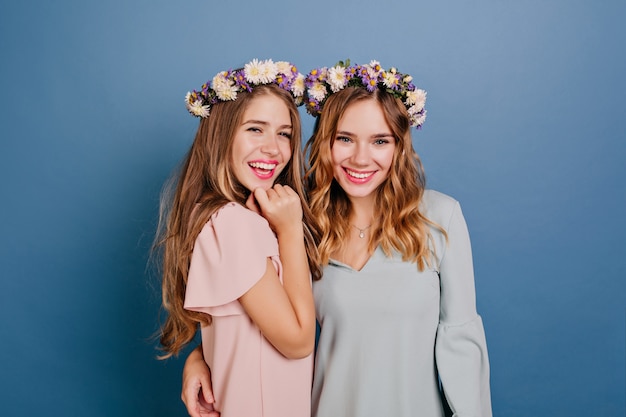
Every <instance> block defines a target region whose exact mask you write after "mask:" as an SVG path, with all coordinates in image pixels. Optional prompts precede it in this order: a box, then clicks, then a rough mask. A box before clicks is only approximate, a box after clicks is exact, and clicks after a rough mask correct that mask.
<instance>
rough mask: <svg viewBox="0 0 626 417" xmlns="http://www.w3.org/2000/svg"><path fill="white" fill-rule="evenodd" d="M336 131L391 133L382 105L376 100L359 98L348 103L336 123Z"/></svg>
mask: <svg viewBox="0 0 626 417" xmlns="http://www.w3.org/2000/svg"><path fill="white" fill-rule="evenodd" d="M337 130H338V131H349V132H354V133H371V134H380V133H391V129H390V127H389V124H388V123H387V120H386V119H385V113H384V111H383V107H382V106H381V104H380V103H378V102H377V101H376V100H369V99H367V100H359V101H356V102H354V103H352V104H350V105H349V106H348V107H347V108H346V110H345V111H344V113H343V115H342V116H341V118H340V119H339V122H338V123H337Z"/></svg>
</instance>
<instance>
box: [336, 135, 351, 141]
mask: <svg viewBox="0 0 626 417" xmlns="http://www.w3.org/2000/svg"><path fill="white" fill-rule="evenodd" d="M336 140H338V141H339V142H350V141H351V139H350V138H349V137H347V136H337V139H336Z"/></svg>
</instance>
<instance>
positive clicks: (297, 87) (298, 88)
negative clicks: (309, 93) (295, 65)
mask: <svg viewBox="0 0 626 417" xmlns="http://www.w3.org/2000/svg"><path fill="white" fill-rule="evenodd" d="M304 88H305V85H304V75H302V74H298V76H297V77H296V78H295V79H294V80H293V83H292V84H291V93H292V94H293V95H294V96H295V97H300V96H302V95H303V94H304Z"/></svg>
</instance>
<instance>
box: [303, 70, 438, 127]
mask: <svg viewBox="0 0 626 417" xmlns="http://www.w3.org/2000/svg"><path fill="white" fill-rule="evenodd" d="M412 81H413V77H411V76H410V75H407V74H402V73H400V72H398V70H397V69H396V68H393V67H392V68H390V69H388V70H383V69H382V68H381V66H380V63H379V62H378V61H371V62H370V63H369V64H366V65H352V66H351V65H350V60H346V62H345V64H344V62H342V61H340V62H339V63H338V64H337V65H335V66H334V67H332V68H327V67H322V68H316V69H314V70H312V71H311V72H310V73H309V74H308V75H307V77H306V79H305V85H306V92H305V103H306V110H307V112H308V113H309V114H311V115H313V116H319V114H320V113H321V112H322V108H323V107H324V103H325V102H326V99H327V98H328V97H329V96H330V95H331V94H333V93H337V92H339V91H341V90H343V89H344V88H346V87H360V88H366V89H367V90H368V91H370V92H373V91H374V90H376V89H380V90H385V91H387V92H388V93H390V94H392V95H393V96H394V97H397V98H399V99H400V100H401V101H402V103H403V104H404V106H405V107H406V110H407V112H408V113H409V123H410V125H411V127H415V128H417V129H420V128H421V127H422V124H424V120H426V109H424V105H425V103H426V91H424V90H422V89H418V88H416V87H415V85H413V82H412Z"/></svg>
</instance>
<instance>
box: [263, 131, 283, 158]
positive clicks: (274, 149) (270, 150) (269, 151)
mask: <svg viewBox="0 0 626 417" xmlns="http://www.w3.org/2000/svg"><path fill="white" fill-rule="evenodd" d="M261 152H263V153H264V154H266V155H269V156H276V155H278V152H279V150H278V140H277V139H276V137H275V136H274V135H271V134H268V135H266V137H265V138H263V144H262V145H261Z"/></svg>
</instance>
